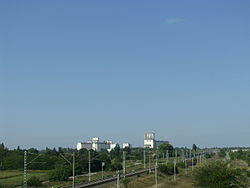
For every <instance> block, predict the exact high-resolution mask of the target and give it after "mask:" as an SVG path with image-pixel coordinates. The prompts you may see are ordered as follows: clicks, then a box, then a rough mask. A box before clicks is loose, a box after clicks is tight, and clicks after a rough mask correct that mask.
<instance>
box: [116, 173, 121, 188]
mask: <svg viewBox="0 0 250 188" xmlns="http://www.w3.org/2000/svg"><path fill="white" fill-rule="evenodd" d="M116 188H120V173H119V170H118V171H117V182H116Z"/></svg>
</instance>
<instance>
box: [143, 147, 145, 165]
mask: <svg viewBox="0 0 250 188" xmlns="http://www.w3.org/2000/svg"><path fill="white" fill-rule="evenodd" d="M143 166H144V169H145V168H146V151H145V149H144V150H143Z"/></svg>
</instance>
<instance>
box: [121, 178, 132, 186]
mask: <svg viewBox="0 0 250 188" xmlns="http://www.w3.org/2000/svg"><path fill="white" fill-rule="evenodd" d="M129 182H130V180H129V179H128V178H125V179H123V180H122V183H123V186H124V188H128V185H129Z"/></svg>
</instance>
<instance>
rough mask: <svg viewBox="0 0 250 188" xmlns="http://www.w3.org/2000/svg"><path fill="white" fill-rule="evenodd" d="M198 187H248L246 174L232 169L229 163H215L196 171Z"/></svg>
mask: <svg viewBox="0 0 250 188" xmlns="http://www.w3.org/2000/svg"><path fill="white" fill-rule="evenodd" d="M194 177H195V180H196V182H197V186H199V187H201V188H244V187H247V179H246V175H245V173H243V171H242V170H240V169H231V168H229V167H228V165H227V163H225V162H222V161H215V162H212V163H209V164H208V165H206V166H203V167H201V168H198V169H196V171H195V173H194Z"/></svg>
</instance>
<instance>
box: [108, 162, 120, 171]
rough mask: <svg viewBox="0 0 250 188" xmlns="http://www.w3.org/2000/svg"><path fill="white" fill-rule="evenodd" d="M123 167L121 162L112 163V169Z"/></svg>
mask: <svg viewBox="0 0 250 188" xmlns="http://www.w3.org/2000/svg"><path fill="white" fill-rule="evenodd" d="M121 169H122V165H121V163H118V162H115V163H113V164H111V165H110V170H112V171H115V170H121Z"/></svg>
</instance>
